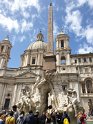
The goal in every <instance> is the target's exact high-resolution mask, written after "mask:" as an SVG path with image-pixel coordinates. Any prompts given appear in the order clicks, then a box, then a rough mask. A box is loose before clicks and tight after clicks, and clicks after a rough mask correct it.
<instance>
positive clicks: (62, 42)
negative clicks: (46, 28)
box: [61, 40, 64, 48]
mask: <svg viewBox="0 0 93 124" xmlns="http://www.w3.org/2000/svg"><path fill="white" fill-rule="evenodd" d="M61 48H64V40H61Z"/></svg>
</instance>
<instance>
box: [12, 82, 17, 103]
mask: <svg viewBox="0 0 93 124" xmlns="http://www.w3.org/2000/svg"><path fill="white" fill-rule="evenodd" d="M16 92H17V84H16V85H15V87H14V93H13V94H14V95H13V101H12V105H14V104H15V99H16Z"/></svg>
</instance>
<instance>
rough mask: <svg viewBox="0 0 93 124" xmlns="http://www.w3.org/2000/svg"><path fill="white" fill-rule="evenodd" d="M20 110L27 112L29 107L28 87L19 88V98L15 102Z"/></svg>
mask: <svg viewBox="0 0 93 124" xmlns="http://www.w3.org/2000/svg"><path fill="white" fill-rule="evenodd" d="M17 106H18V108H19V110H20V111H25V112H28V111H29V110H30V109H31V97H30V91H29V88H28V87H25V88H23V89H22V90H21V98H20V100H19V102H18V104H17Z"/></svg>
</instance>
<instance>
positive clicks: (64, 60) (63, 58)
mask: <svg viewBox="0 0 93 124" xmlns="http://www.w3.org/2000/svg"><path fill="white" fill-rule="evenodd" d="M61 64H66V59H65V57H64V56H63V57H61Z"/></svg>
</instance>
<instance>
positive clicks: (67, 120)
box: [62, 111, 70, 124]
mask: <svg viewBox="0 0 93 124" xmlns="http://www.w3.org/2000/svg"><path fill="white" fill-rule="evenodd" d="M62 124H70V117H69V116H68V114H67V112H66V111H64V113H63V116H62Z"/></svg>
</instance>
